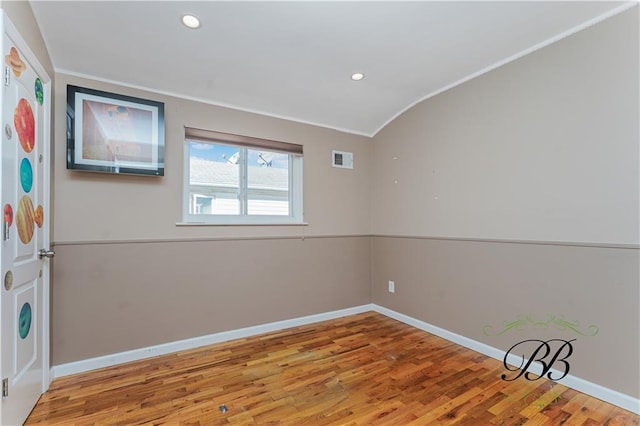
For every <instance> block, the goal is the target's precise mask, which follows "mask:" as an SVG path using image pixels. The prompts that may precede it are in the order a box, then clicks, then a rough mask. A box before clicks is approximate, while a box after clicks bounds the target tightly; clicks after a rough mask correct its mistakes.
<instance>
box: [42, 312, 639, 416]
mask: <svg viewBox="0 0 640 426" xmlns="http://www.w3.org/2000/svg"><path fill="white" fill-rule="evenodd" d="M368 311H375V312H378V313H380V314H382V315H385V316H388V317H389V318H393V319H396V320H398V321H401V322H403V323H405V324H408V325H410V326H413V327H415V328H418V329H420V330H424V331H426V332H428V333H431V334H434V335H436V336H439V337H442V338H443V339H446V340H449V341H450V342H453V343H456V344H458V345H460V346H464V347H465V348H468V349H471V350H473V351H476V352H480V353H482V354H484V355H487V356H489V357H491V358H495V359H497V360H499V361H503V360H504V356H505V354H506V352H505V351H503V350H501V349H497V348H494V347H493V346H489V345H486V344H484V343H481V342H478V341H476V340H473V339H469V338H468V337H464V336H461V335H459V334H456V333H452V332H450V331H447V330H445V329H443V328H440V327H436V326H435V325H432V324H429V323H426V322H424V321H420V320H418V319H415V318H412V317H410V316H408V315H405V314H401V313H399V312H396V311H393V310H391V309H388V308H385V307H383V306H379V305H376V304H374V303H370V304H368V305H361V306H356V307H353V308H347V309H340V310H337V311H331V312H325V313H321V314H316V315H309V316H305V317H299V318H294V319H290V320H284V321H276V322H272V323H268V324H262V325H257V326H253V327H246V328H240V329H237V330H230V331H224V332H221V333H214V334H209V335H207V336H201V337H195V338H192V339H186V340H179V341H176V342H170V343H165V344H161V345H156V346H148V347H146V348H140V349H134V350H131V351H126V352H120V353H116V354H111V355H105V356H101V357H97V358H90V359H85V360H82V361H76V362H70V363H67V364H61V365H56V366H54V367H53V368H52V369H51V379H52V380H53V379H54V378H58V377H62V376H68V375H71V374H76V373H83V372H86V371H90V370H95V369H97V368H104V367H111V366H113V365H118V364H123V363H125V362H131V361H138V360H141V359H145V358H150V357H154V356H158V355H165V354H169V353H172V352H178V351H184V350H188V349H194V348H198V347H200V346H206V345H212V344H214V343H221V342H226V341H229V340H233V339H241V338H244V337H250V336H255V335H258V334H263V333H269V332H272V331H278V330H282V329H285V328H289V327H298V326H301V325H307V324H312V323H314V322H320V321H326V320H331V319H335V318H341V317H345V316H348V315H355V314H359V313H362V312H368ZM507 361H508V362H509V363H510V364H513V365H520V362H521V361H522V360H521V359H520V358H519V357H517V356H515V355H511V356H510V357H509V358H507ZM531 371H533V372H534V373H536V374H540V372H541V367H540V365H538V364H533V365H532V368H531ZM552 371H553V372H554V375H555V376H556V377H557V376H559V375H561V374H562V373H561V372H560V371H557V370H553V369H552ZM558 383H561V384H563V385H564V386H567V387H570V388H572V389H575V390H577V391H579V392H582V393H585V394H587V395H590V396H593V397H594V398H598V399H601V400H603V401H606V402H608V403H611V404H613V405H616V406H618V407H620V408H624V409H625V410H629V411H631V412H633V413H635V414H640V399H636V398H633V397H631V396H629V395H625V394H623V393H620V392H617V391H615V390H612V389H609V388H605V387H604V386H600V385H597V384H595V383H592V382H589V381H587V380H584V379H581V378H579V377H576V376H572V375H570V374H569V375H567V376H566V377H564V378H563V379H562V380H561V381H559V382H558Z"/></svg>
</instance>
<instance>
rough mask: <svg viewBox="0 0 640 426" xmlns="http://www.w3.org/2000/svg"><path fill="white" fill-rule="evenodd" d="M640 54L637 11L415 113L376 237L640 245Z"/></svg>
mask: <svg viewBox="0 0 640 426" xmlns="http://www.w3.org/2000/svg"><path fill="white" fill-rule="evenodd" d="M638 52H639V47H638V7H634V8H632V9H630V10H628V11H626V12H624V13H622V14H620V15H618V16H615V17H613V18H610V19H608V20H606V21H604V22H602V23H599V24H597V25H595V26H592V27H590V28H588V29H586V30H583V31H580V32H578V33H576V34H574V35H572V36H571V37H568V38H565V39H563V40H561V41H559V42H556V43H554V44H552V45H550V46H548V47H546V48H544V49H541V50H539V51H536V52H534V53H532V54H529V55H527V56H525V57H522V58H520V59H518V60H516V61H514V62H512V63H509V64H507V65H505V66H502V67H500V68H498V69H495V70H494V71H492V72H489V73H487V74H484V75H482V76H480V77H478V78H475V79H473V80H471V81H468V82H466V83H464V84H462V85H460V86H458V87H455V88H453V89H451V90H448V91H446V92H444V93H442V94H440V95H437V96H435V97H433V98H431V99H428V100H426V101H424V102H422V103H420V104H418V105H417V106H415V107H414V108H412V109H410V110H408V111H407V112H406V113H404V114H403V115H401V116H400V117H398V118H397V119H396V120H394V121H393V122H392V123H391V124H389V125H388V126H387V127H386V128H385V129H383V130H382V131H381V132H380V133H379V134H378V135H377V136H376V137H375V138H374V160H373V170H375V173H374V174H373V176H372V178H373V188H375V191H373V193H372V230H373V233H374V234H378V235H413V236H430V237H459V238H482V239H512V240H536V241H564V242H587V243H608V244H638V242H639V235H638V232H639V224H638V218H639V214H638V213H639V212H638V205H639V193H640V187H639V185H640V180H639V171H638V170H639V163H638V155H639V150H638V140H639V134H638V117H639V115H640V111H639V106H638V94H639V87H638V75H639V69H638V68H639V67H638ZM452 54H455V53H453V52H452Z"/></svg>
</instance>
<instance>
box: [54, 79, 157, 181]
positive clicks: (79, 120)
mask: <svg viewBox="0 0 640 426" xmlns="http://www.w3.org/2000/svg"><path fill="white" fill-rule="evenodd" d="M67 169H76V170H87V171H92V172H104V173H118V174H135V175H150V176H164V104H163V103H162V102H155V101H149V100H146V99H140V98H134V97H131V96H124V95H117V94H114V93H108V92H101V91H99V90H93V89H86V88H84V87H77V86H71V85H68V86H67Z"/></svg>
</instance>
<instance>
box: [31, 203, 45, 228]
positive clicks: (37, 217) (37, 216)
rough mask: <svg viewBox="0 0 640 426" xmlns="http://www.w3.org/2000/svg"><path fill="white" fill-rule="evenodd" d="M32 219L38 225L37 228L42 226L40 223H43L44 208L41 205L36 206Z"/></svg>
mask: <svg viewBox="0 0 640 426" xmlns="http://www.w3.org/2000/svg"><path fill="white" fill-rule="evenodd" d="M33 221H34V222H35V223H36V225H38V228H42V224H43V223H44V209H43V208H42V206H38V207H36V211H35V213H34V216H33Z"/></svg>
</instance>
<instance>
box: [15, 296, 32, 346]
mask: <svg viewBox="0 0 640 426" xmlns="http://www.w3.org/2000/svg"><path fill="white" fill-rule="evenodd" d="M29 330H31V305H30V304H28V303H25V304H24V305H22V309H20V316H19V317H18V333H19V334H20V338H21V339H25V338H26V337H27V336H28V335H29Z"/></svg>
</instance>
